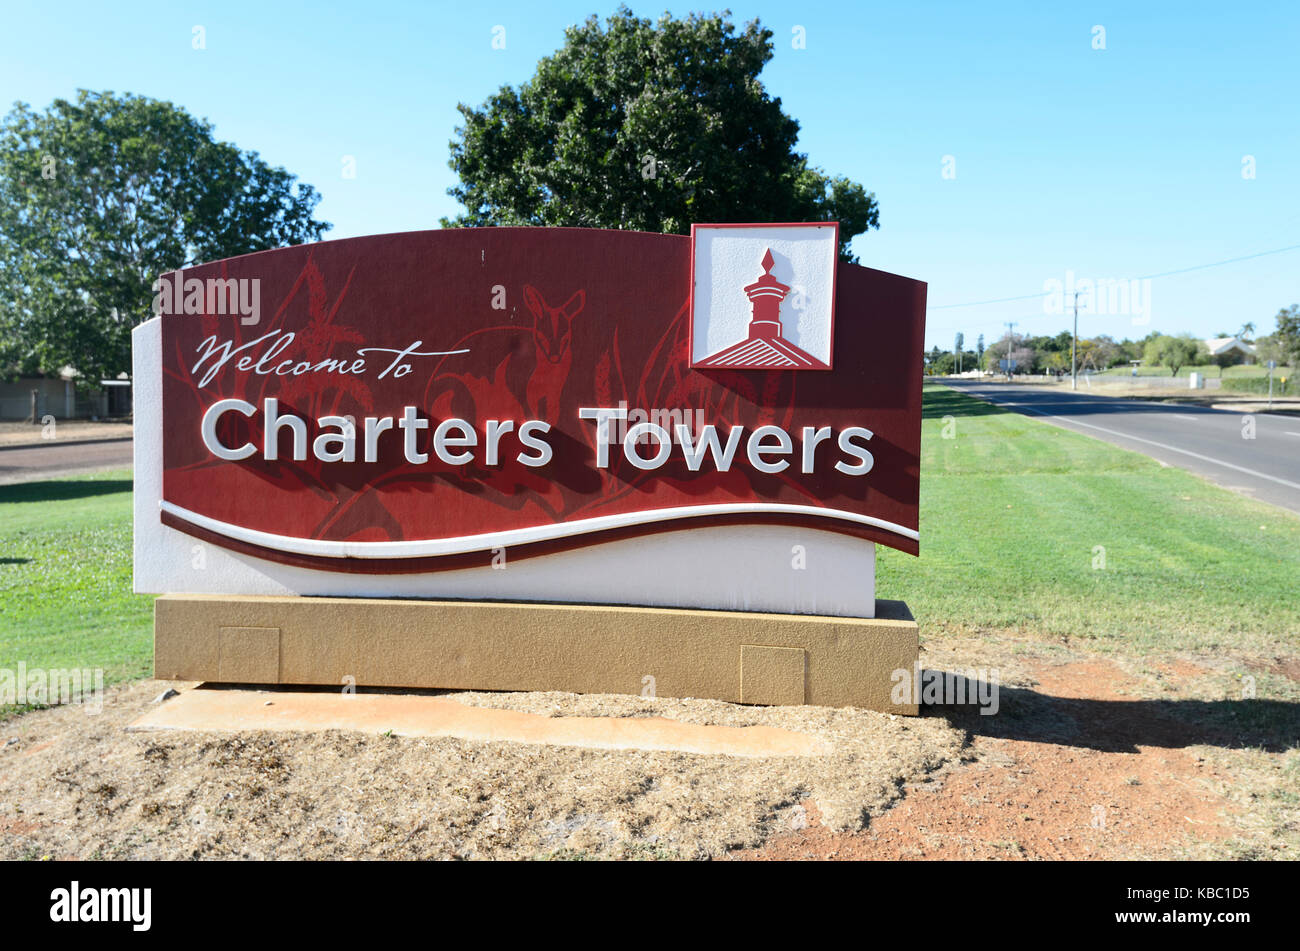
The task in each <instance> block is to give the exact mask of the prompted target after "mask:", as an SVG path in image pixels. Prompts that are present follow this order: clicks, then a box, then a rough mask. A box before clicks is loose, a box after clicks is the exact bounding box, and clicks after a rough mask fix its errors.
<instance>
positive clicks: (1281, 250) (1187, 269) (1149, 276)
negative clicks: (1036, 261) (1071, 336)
mask: <svg viewBox="0 0 1300 951" xmlns="http://www.w3.org/2000/svg"><path fill="white" fill-rule="evenodd" d="M1296 250H1300V244H1292V245H1288V246H1287V247H1285V248H1273V249H1272V250H1271V251H1257V252H1255V253H1254V254H1243V255H1242V256H1241V257H1238V258H1228V259H1227V260H1224V261H1212V262H1210V263H1209V264H1195V265H1193V266H1192V267H1182V268H1178V269H1176V270H1173V271H1161V272H1160V273H1159V274H1144V275H1142V276H1141V277H1134V278H1129V280H1134V281H1152V280H1155V279H1156V278H1158V277H1172V276H1173V275H1175V274H1187V273H1189V272H1191V271H1204V270H1205V269H1206V268H1211V267H1223V266H1224V265H1225V264H1237V263H1239V262H1241V261H1250V260H1253V259H1254V258H1262V257H1267V256H1268V255H1270V254H1282V253H1284V252H1286V251H1296ZM1045 293H1046V291H1038V292H1037V293H1034V294H1021V295H1019V296H1017V297H996V298H992V299H990V300H975V301H967V302H966V303H964V304H938V305H936V306H934V307H927V308H926V310H951V309H953V308H955V307H979V306H982V305H984V304H1008V303H1011V302H1012V301H1018V300H1032V299H1034V298H1041V297H1042V296H1043V294H1045Z"/></svg>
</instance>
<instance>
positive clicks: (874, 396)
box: [137, 224, 925, 616]
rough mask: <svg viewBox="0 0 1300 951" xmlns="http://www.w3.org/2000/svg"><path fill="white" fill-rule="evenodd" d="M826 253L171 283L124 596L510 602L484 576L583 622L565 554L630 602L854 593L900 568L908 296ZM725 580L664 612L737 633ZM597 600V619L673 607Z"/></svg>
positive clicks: (710, 235) (585, 234) (497, 260)
mask: <svg viewBox="0 0 1300 951" xmlns="http://www.w3.org/2000/svg"><path fill="white" fill-rule="evenodd" d="M836 231H837V229H836V226H835V225H833V224H829V225H807V224H797V225H751V226H731V225H726V226H705V225H699V226H696V228H695V229H694V231H693V234H692V235H691V236H690V237H685V236H677V235H655V234H644V233H637V232H611V231H598V230H585V229H529V228H493V229H469V230H443V231H432V232H417V233H407V234H397V235H384V236H377V237H367V238H356V239H347V240H340V241H331V242H324V243H320V244H315V245H307V246H301V247H293V248H285V249H280V250H275V251H269V252H264V253H260V254H252V255H247V256H244V257H239V258H233V259H230V260H226V261H220V262H216V263H213V264H208V265H203V266H200V267H195V268H191V269H187V270H186V271H184V272H183V273H177V274H172V275H166V276H164V278H163V279H161V280H160V281H159V282H158V284H157V285H156V286H155V290H156V292H157V294H158V297H157V300H156V307H157V309H158V310H159V311H160V313H161V314H162V316H161V317H160V318H159V320H158V321H154V322H151V325H154V326H149V325H146V327H145V328H142V330H141V331H138V332H137V335H138V338H137V392H138V396H137V404H138V405H139V404H141V403H142V402H147V400H148V392H147V381H148V379H149V378H150V376H151V375H156V376H158V377H159V392H158V402H159V404H160V409H161V414H160V419H159V420H158V423H157V430H158V441H157V445H156V447H150V446H149V444H148V436H147V434H142V436H143V437H144V443H143V444H142V446H141V447H140V448H141V450H142V452H143V453H144V454H146V455H148V456H150V458H146V459H142V460H141V462H142V468H143V469H145V470H149V469H150V467H151V466H152V467H154V468H155V469H156V470H157V473H158V476H159V484H158V485H157V486H156V489H155V491H156V498H154V499H146V500H145V501H144V503H143V504H144V509H143V511H141V510H138V511H137V542H138V544H137V556H138V557H137V587H138V588H142V589H143V590H160V591H177V590H199V591H224V592H226V593H280V592H284V593H336V592H342V593H380V594H382V593H423V594H433V595H441V594H448V595H450V596H456V595H460V594H471V595H473V594H479V593H482V594H483V595H484V596H493V594H494V593H496V592H501V591H505V592H506V596H515V595H517V594H518V592H517V591H515V590H512V589H510V587H509V586H508V585H506V586H505V587H502V584H503V583H504V582H505V579H504V577H493V576H492V575H488V574H486V573H488V572H495V571H498V570H499V569H500V568H502V567H506V566H508V567H509V570H511V571H516V572H518V571H519V570H520V569H522V568H525V567H527V564H528V562H530V561H534V560H540V561H542V562H543V563H547V564H550V565H551V566H552V569H542V570H543V571H544V572H545V573H546V577H547V578H548V579H549V580H548V581H547V584H548V585H549V592H548V593H546V594H544V596H545V597H547V599H558V600H571V599H572V600H578V599H584V598H585V599H590V592H589V591H586V592H585V593H584V591H585V589H584V588H583V584H582V582H581V581H579V580H577V579H573V578H572V577H570V581H573V582H574V583H573V584H570V583H568V582H566V581H565V572H563V571H561V570H559V568H558V566H560V565H562V564H564V562H563V561H560V560H556V559H563V558H564V556H565V553H571V552H575V551H578V550H585V551H586V552H587V553H588V555H589V556H590V555H591V554H598V553H599V552H605V553H608V554H609V555H610V557H612V558H613V562H611V565H612V566H614V567H621V568H623V569H628V570H630V569H632V568H633V567H635V568H636V570H637V571H640V572H644V571H646V570H651V571H653V569H652V568H650V566H649V565H648V564H647V562H646V553H647V552H651V551H653V552H654V553H655V555H654V558H655V559H656V560H657V561H658V562H659V563H661V564H662V563H663V562H664V561H665V560H672V559H673V558H674V555H673V552H674V551H675V552H677V553H678V554H679V555H680V557H681V558H683V559H685V560H686V561H689V560H690V559H691V557H692V553H693V554H694V556H698V555H699V554H700V553H701V552H707V553H709V557H710V558H712V559H714V563H715V564H718V563H719V562H721V561H725V562H733V561H735V559H737V558H739V559H740V562H742V563H743V561H744V559H745V557H746V556H745V554H744V550H745V549H746V548H747V547H751V543H752V544H763V543H764V541H763V540H765V539H766V540H767V542H777V544H776V545H775V547H774V548H773V550H774V551H777V552H780V553H781V562H782V567H785V563H786V562H787V561H788V560H789V557H790V556H789V551H790V550H791V548H792V546H793V545H796V544H799V543H800V542H801V541H802V542H803V543H805V544H807V543H810V542H815V541H816V540H818V539H827V536H834V537H835V539H837V541H833V542H828V547H827V548H826V552H827V554H828V555H834V557H835V558H837V559H838V560H839V561H840V562H843V563H844V564H842V565H841V567H840V569H839V570H844V569H845V568H846V567H847V569H848V570H849V571H850V573H851V572H852V571H853V570H857V571H858V573H859V576H860V575H861V573H862V572H861V569H862V568H863V567H864V566H865V567H867V568H870V567H873V565H874V563H873V562H866V561H864V560H863V559H864V558H868V557H870V556H869V555H867V554H866V553H867V552H869V551H870V550H871V548H872V546H871V544H869V543H872V542H874V543H880V544H884V545H889V546H891V547H894V548H897V549H899V550H901V551H905V552H910V553H913V554H915V553H916V552H917V550H918V544H919V536H918V523H917V497H918V454H919V440H920V377H921V361H920V353H921V350H922V330H923V314H924V306H925V286H924V284H921V283H919V282H916V281H912V280H908V279H905V278H901V277H897V276H894V275H890V274H885V273H883V272H879V271H874V270H871V269H868V268H864V267H859V266H857V265H850V264H842V263H838V262H837V260H836V248H837V233H836ZM250 302H256V303H257V306H256V307H253V306H250ZM159 325H160V326H159ZM149 334H152V335H154V336H156V338H157V340H156V346H157V350H156V357H155V356H154V350H153V348H152V347H151V346H150V345H149V341H148V340H146V339H144V338H145V336H146V335H149ZM154 359H156V360H157V361H158V364H159V366H158V367H157V368H154V367H153V366H152V365H151V364H152V361H153V360H154ZM141 361H143V365H140V364H141ZM142 385H143V386H144V387H145V390H144V392H141V387H142ZM141 396H144V400H141V398H140V397H141ZM143 422H145V428H147V421H143ZM138 428H140V427H139V426H138ZM140 438H141V437H138V440H139V439H140ZM155 453H156V456H157V458H156V459H155V458H152V454H155ZM146 475H147V473H146ZM144 486H145V487H146V488H147V486H148V482H147V479H146V480H145V483H144ZM142 494H145V495H147V494H148V493H147V491H146V492H145V493H142ZM150 509H152V510H150ZM142 523H145V524H142ZM148 523H153V524H148ZM155 526H157V527H155ZM162 531H165V535H164V534H160V532H162ZM142 532H143V533H144V539H145V541H146V542H149V540H150V539H152V542H150V544H152V545H153V549H152V554H151V551H149V550H145V551H142V550H141V548H140V544H139V542H140V541H141V533H142ZM181 537H184V538H188V539H190V540H191V543H190V544H188V545H187V544H183V543H182V544H179V545H178V544H177V539H178V538H181ZM652 540H653V542H654V543H655V546H657V547H652V548H645V547H643V546H644V545H645V544H646V543H649V542H650V541H652ZM193 542H198V543H200V546H201V547H199V546H196V545H195V544H193ZM166 545H170V550H171V552H172V554H171V555H165V554H164V555H159V552H160V551H162V550H163V549H164V548H165V547H166ZM629 545H631V546H632V547H629ZM664 546H667V547H664ZM769 547H772V546H771V545H769ZM214 550H219V551H220V552H223V553H225V554H224V555H221V556H220V557H218V556H216V555H215V554H214ZM195 552H202V553H203V559H202V560H203V561H204V563H205V565H204V568H202V569H195V568H194V567H193V566H192V565H187V562H192V561H193V560H194V554H195ZM726 552H730V557H728V556H727V555H726V554H725V553H726ZM847 552H852V553H853V554H852V555H849V554H846V553H847ZM187 556H188V557H187ZM624 556H629V557H630V558H631V560H622V561H621V559H624ZM547 559H550V561H549V562H547ZM210 560H212V562H211V563H209V562H210ZM571 563H572V564H578V563H573V562H571ZM590 563H591V562H590V560H588V561H587V562H584V563H583V564H590ZM823 568H825V569H826V571H828V572H829V574H828V575H825V577H826V578H827V579H829V580H826V581H824V582H821V583H823V584H835V585H839V586H840V587H841V588H844V587H845V586H844V585H843V583H842V582H843V578H842V577H840V576H839V575H837V573H836V572H837V569H836V568H835V567H832V566H829V565H825V566H823ZM530 570H531V571H532V573H533V575H537V571H538V569H537V568H535V567H534V568H533V569H530ZM667 570H668V571H669V573H671V569H667ZM727 571H728V569H727V567H726V565H722V564H718V573H717V578H716V579H715V583H716V584H717V585H720V586H721V590H720V591H719V592H718V593H717V595H716V597H715V598H714V599H713V600H710V599H709V598H707V597H706V598H703V599H701V598H700V597H698V596H695V595H692V594H691V593H690V592H689V591H688V592H684V593H683V592H679V594H681V595H682V597H681V598H679V599H678V601H681V600H684V601H685V603H686V604H687V605H688V606H726V605H728V604H730V603H732V602H731V601H728V600H727V592H726V589H727V587H728V585H729V584H731V583H732V582H730V581H729V580H728V574H727ZM503 574H509V571H507V572H504V573H503ZM366 575H369V576H376V578H375V579H374V581H372V582H371V583H370V584H369V585H367V584H366V583H365V582H364V581H356V582H349V581H348V580H347V579H346V577H345V576H366ZM439 575H444V576H445V577H446V579H447V582H448V583H446V584H444V583H440V582H439V581H438V580H437V579H438V576H439ZM867 575H868V577H866V578H861V577H860V583H859V587H860V588H862V590H864V591H866V592H867V593H868V594H872V595H873V594H874V588H873V585H872V579H871V577H869V575H870V571H868V572H867ZM331 576H332V577H333V579H334V580H333V581H325V580H323V579H324V578H326V577H331ZM402 576H410V577H411V578H419V579H421V580H420V582H419V584H420V585H422V587H419V588H412V587H410V584H411V582H410V581H408V582H407V586H406V587H403V586H402V583H401V582H400V580H399V579H400V578H401V577H402ZM472 576H478V577H486V578H487V579H488V580H486V581H482V582H472V583H469V585H468V587H465V586H458V584H457V583H455V582H453V581H452V579H453V578H461V579H464V578H467V577H472ZM538 577H540V575H538ZM380 578H389V579H393V581H392V584H391V585H387V586H386V585H383V584H379V585H376V582H377V581H378V580H379V579H380ZM610 580H611V579H609V578H606V579H605V580H604V582H603V583H604V584H606V586H607V594H606V596H605V597H603V598H597V599H596V600H604V601H606V602H607V603H619V602H624V603H676V602H674V601H673V599H672V598H673V593H672V592H671V591H668V592H661V593H659V594H653V595H652V596H649V597H645V596H642V597H638V596H637V594H636V590H637V587H638V584H640V585H641V586H642V587H645V588H647V589H653V587H654V584H653V580H642V581H640V582H638V581H636V580H635V579H633V580H632V581H631V583H630V584H628V585H626V586H625V588H624V591H623V592H622V593H621V595H620V592H618V591H613V590H608V583H609V581H610ZM740 583H741V584H742V585H743V583H744V582H743V581H741V582H740ZM812 584H813V585H814V587H815V586H816V584H818V582H812ZM358 585H359V586H358ZM767 587H770V586H767ZM539 593H540V592H539ZM525 594H527V592H525ZM812 594H813V597H812V599H811V600H816V592H815V591H813V592H812ZM796 600H798V599H797V597H796ZM805 601H808V599H805ZM861 602H862V599H860V598H859V599H857V600H856V601H855V598H854V596H853V595H852V594H851V593H850V594H846V595H845V596H844V597H842V598H841V599H839V600H838V601H837V599H836V598H835V597H832V596H830V595H829V594H826V593H825V592H823V596H822V598H821V606H820V607H817V606H816V605H813V604H812V603H811V601H808V603H806V604H804V603H802V602H801V604H803V606H802V607H800V606H799V605H794V609H795V610H824V609H827V608H829V609H830V611H831V613H848V614H857V615H859V616H870V608H869V607H868V606H866V605H864V604H862V603H861ZM759 603H760V604H762V598H761V597H760V598H759ZM854 604H856V608H854V607H853V605H854ZM846 605H847V606H848V607H847V608H846ZM738 606H741V605H738ZM781 606H782V605H781V604H780V603H773V604H772V605H770V607H776V608H778V609H779V608H780V607H781ZM837 609H838V610H837Z"/></svg>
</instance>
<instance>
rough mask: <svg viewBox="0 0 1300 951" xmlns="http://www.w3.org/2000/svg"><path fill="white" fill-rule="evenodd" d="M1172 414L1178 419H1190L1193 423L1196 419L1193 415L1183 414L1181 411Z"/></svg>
mask: <svg viewBox="0 0 1300 951" xmlns="http://www.w3.org/2000/svg"><path fill="white" fill-rule="evenodd" d="M1173 415H1174V416H1177V417H1178V418H1179V419H1190V420H1191V421H1192V422H1194V423H1195V422H1197V421H1198V420H1197V418H1196V417H1195V416H1184V415H1183V414H1182V413H1174V414H1173Z"/></svg>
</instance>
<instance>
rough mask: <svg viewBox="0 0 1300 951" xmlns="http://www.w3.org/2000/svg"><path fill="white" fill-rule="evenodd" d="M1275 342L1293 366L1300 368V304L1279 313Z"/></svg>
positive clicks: (1284, 308)
mask: <svg viewBox="0 0 1300 951" xmlns="http://www.w3.org/2000/svg"><path fill="white" fill-rule="evenodd" d="M1273 340H1274V342H1275V344H1276V345H1277V347H1278V349H1279V350H1280V351H1281V352H1282V354H1283V359H1284V360H1286V361H1287V362H1288V363H1289V364H1291V366H1293V367H1294V366H1300V304H1292V305H1291V306H1290V307H1283V308H1282V309H1281V310H1279V311H1278V312H1277V333H1275V334H1273Z"/></svg>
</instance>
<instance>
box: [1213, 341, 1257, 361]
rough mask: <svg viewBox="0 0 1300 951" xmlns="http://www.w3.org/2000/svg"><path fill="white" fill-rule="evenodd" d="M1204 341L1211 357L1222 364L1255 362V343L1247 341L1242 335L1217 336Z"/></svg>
mask: <svg viewBox="0 0 1300 951" xmlns="http://www.w3.org/2000/svg"><path fill="white" fill-rule="evenodd" d="M1202 342H1203V343H1204V344H1205V349H1207V350H1209V351H1210V359H1212V360H1213V361H1214V362H1215V363H1218V364H1220V365H1225V364H1226V365H1231V364H1234V363H1254V362H1255V346H1254V344H1249V343H1246V341H1244V340H1242V339H1241V338H1240V337H1215V338H1213V339H1211V340H1205V341H1202Z"/></svg>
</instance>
